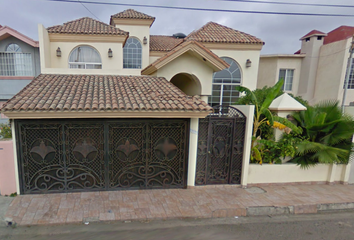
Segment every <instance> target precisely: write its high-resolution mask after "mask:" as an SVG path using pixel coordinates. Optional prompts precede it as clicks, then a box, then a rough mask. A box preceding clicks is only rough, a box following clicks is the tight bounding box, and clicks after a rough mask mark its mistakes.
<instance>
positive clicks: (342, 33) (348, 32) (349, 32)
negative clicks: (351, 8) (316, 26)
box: [323, 26, 354, 44]
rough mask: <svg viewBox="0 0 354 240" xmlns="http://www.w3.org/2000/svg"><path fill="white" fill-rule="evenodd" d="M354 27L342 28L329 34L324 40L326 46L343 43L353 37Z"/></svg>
mask: <svg viewBox="0 0 354 240" xmlns="http://www.w3.org/2000/svg"><path fill="white" fill-rule="evenodd" d="M353 34H354V27H351V26H340V27H338V28H336V29H334V30H332V31H330V32H329V33H328V34H327V37H325V39H324V42H323V43H324V44H329V43H332V42H337V41H341V40H344V39H348V38H351V37H353Z"/></svg>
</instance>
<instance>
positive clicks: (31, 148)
mask: <svg viewBox="0 0 354 240" xmlns="http://www.w3.org/2000/svg"><path fill="white" fill-rule="evenodd" d="M16 129H17V139H18V141H17V149H18V150H17V151H18V152H17V153H18V165H19V173H20V179H21V182H20V185H21V193H22V194H28V193H50V192H75V191H93V190H114V189H149V188H182V187H186V177H187V175H186V169H187V168H186V165H187V153H188V139H189V136H188V133H189V120H188V119H181V120H174V119H165V120H151V119H150V120H148V119H143V120H134V119H130V120H129V119H128V120H115V121H112V120H111V121H108V120H95V121H90V120H74V121H73V120H63V121H42V120H38V121H32V120H17V121H16Z"/></svg>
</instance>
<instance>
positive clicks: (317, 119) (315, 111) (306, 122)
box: [292, 101, 354, 168]
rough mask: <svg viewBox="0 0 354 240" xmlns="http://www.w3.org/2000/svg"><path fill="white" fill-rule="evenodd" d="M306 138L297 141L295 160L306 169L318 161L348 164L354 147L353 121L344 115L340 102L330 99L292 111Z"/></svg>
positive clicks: (303, 136)
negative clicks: (353, 138)
mask: <svg viewBox="0 0 354 240" xmlns="http://www.w3.org/2000/svg"><path fill="white" fill-rule="evenodd" d="M293 117H294V119H295V120H296V122H297V123H298V126H300V127H301V128H302V129H303V131H302V134H301V136H302V138H303V139H304V140H303V141H301V142H299V143H297V144H296V156H295V158H294V159H293V160H292V161H293V162H295V163H297V164H299V165H300V166H301V167H303V168H308V167H310V166H314V165H316V164H318V163H328V164H333V163H337V164H347V163H348V161H349V154H350V152H351V149H352V141H351V139H352V136H353V134H354V120H353V118H352V117H351V116H348V115H345V114H343V113H342V112H341V109H340V108H339V107H338V102H337V101H327V102H323V103H320V104H318V105H316V106H314V107H307V110H306V111H302V112H297V113H294V114H293Z"/></svg>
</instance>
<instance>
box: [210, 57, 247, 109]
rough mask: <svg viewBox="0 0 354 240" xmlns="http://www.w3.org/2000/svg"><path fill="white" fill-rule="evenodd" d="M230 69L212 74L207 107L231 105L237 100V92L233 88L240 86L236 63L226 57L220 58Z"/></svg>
mask: <svg viewBox="0 0 354 240" xmlns="http://www.w3.org/2000/svg"><path fill="white" fill-rule="evenodd" d="M221 59H223V60H224V61H225V62H227V63H228V64H229V65H230V67H229V68H226V69H224V70H222V71H219V72H216V73H214V76H213V90H212V95H211V96H210V97H209V105H210V106H216V105H232V104H234V103H235V102H236V101H237V99H238V98H239V92H238V91H236V89H235V87H236V86H237V85H240V84H241V78H242V76H241V70H240V66H239V65H238V63H237V62H236V61H235V60H233V59H231V58H228V57H222V58H221Z"/></svg>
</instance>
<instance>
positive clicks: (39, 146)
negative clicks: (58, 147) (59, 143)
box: [30, 139, 56, 163]
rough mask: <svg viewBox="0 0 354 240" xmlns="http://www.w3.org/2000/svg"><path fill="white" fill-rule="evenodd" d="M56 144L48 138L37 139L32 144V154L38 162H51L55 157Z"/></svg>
mask: <svg viewBox="0 0 354 240" xmlns="http://www.w3.org/2000/svg"><path fill="white" fill-rule="evenodd" d="M53 146H54V144H53V143H51V142H50V140H48V139H37V140H36V141H34V143H33V144H32V148H31V151H30V153H31V156H32V159H33V160H34V161H36V162H37V163H48V162H51V161H52V160H53V159H54V157H55V152H56V151H55V149H54V147H53Z"/></svg>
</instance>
